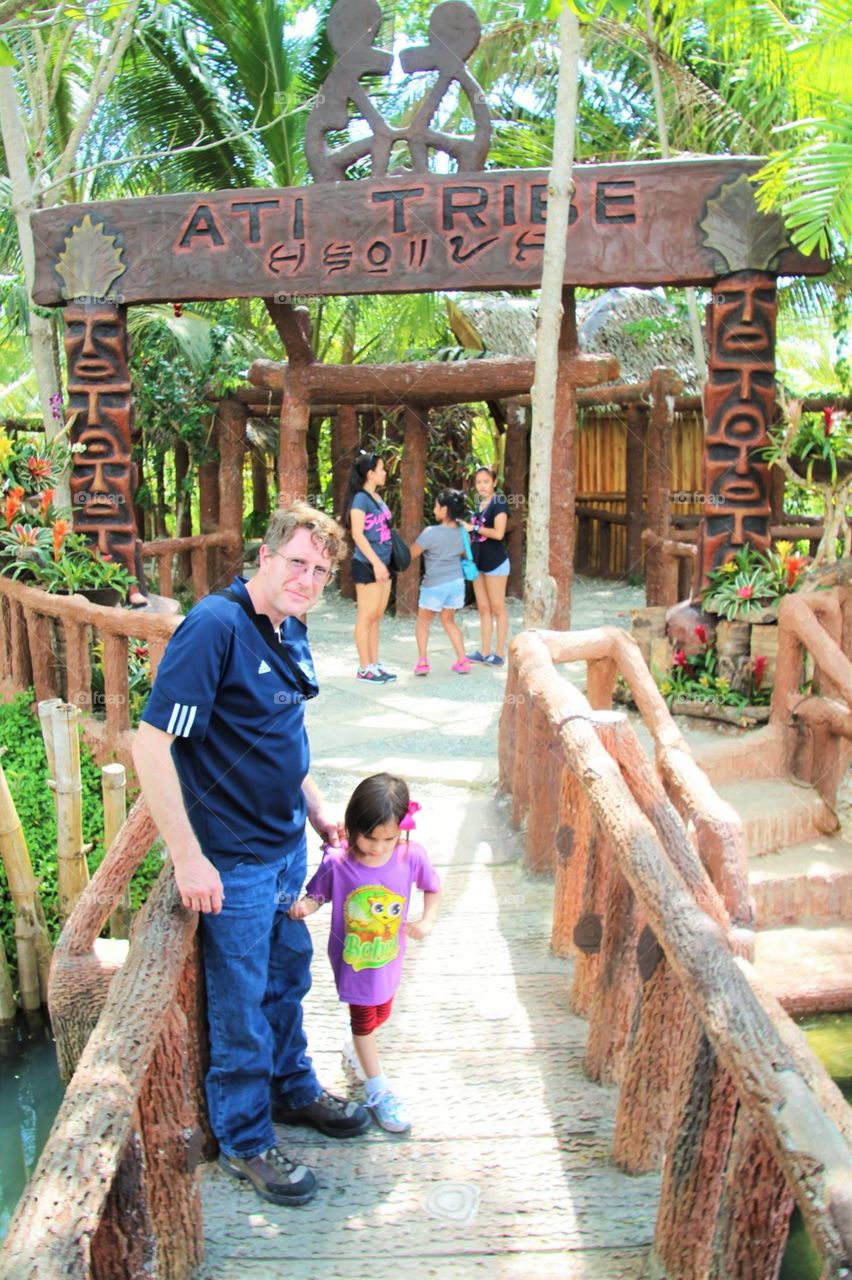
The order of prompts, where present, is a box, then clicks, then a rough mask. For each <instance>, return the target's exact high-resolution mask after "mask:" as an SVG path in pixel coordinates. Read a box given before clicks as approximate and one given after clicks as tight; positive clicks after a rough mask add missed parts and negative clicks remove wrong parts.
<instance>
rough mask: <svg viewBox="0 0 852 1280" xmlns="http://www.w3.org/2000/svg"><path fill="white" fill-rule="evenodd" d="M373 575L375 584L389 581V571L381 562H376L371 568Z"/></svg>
mask: <svg viewBox="0 0 852 1280" xmlns="http://www.w3.org/2000/svg"><path fill="white" fill-rule="evenodd" d="M373 574H374V575H375V579H376V582H388V581H390V570H389V569H388V567H387V565H386V564H385V563H384V561H383V560H377V561H376V563H375V565H374V566H373Z"/></svg>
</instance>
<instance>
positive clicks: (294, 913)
mask: <svg viewBox="0 0 852 1280" xmlns="http://www.w3.org/2000/svg"><path fill="white" fill-rule="evenodd" d="M319 905H320V904H319V903H318V902H317V901H316V899H315V898H300V899H299V901H298V902H294V903H293V905H292V907H291V908H290V910H289V911H288V912H287V915H288V916H289V917H290V919H291V920H304V919H305V917H306V916H312V915H313V914H314V912H315V911H319Z"/></svg>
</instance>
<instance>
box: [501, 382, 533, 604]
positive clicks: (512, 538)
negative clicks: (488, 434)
mask: <svg viewBox="0 0 852 1280" xmlns="http://www.w3.org/2000/svg"><path fill="white" fill-rule="evenodd" d="M525 416H526V410H525V409H523V408H522V407H521V405H519V404H517V403H516V402H515V401H511V402H510V403H509V404H507V405H506V452H505V455H504V468H503V470H504V490H505V494H506V497H507V499H508V501H509V523H510V525H511V528H510V530H509V536H508V539H507V546H508V550H509V566H510V567H509V582H508V585H507V593H508V594H509V595H510V596H517V597H518V598H520V597H521V596H523V594H524V543H525V541H526V537H525V531H526V518H527V484H528V477H529V430H528V427H527V424H526V422H525Z"/></svg>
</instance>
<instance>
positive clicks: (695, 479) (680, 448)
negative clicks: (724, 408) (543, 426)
mask: <svg viewBox="0 0 852 1280" xmlns="http://www.w3.org/2000/svg"><path fill="white" fill-rule="evenodd" d="M578 418H579V428H580V429H579V432H578V435H577V508H578V518H577V526H578V527H577V537H578V544H581V543H582V538H581V531H580V527H579V526H580V521H581V519H582V516H581V512H582V510H583V509H584V508H586V509H589V508H591V509H593V510H597V511H608V512H612V513H613V514H615V515H621V516H623V515H624V514H625V511H626V503H625V490H626V464H627V410H626V408H624V409H613V410H608V411H606V412H601V411H598V410H595V409H580V410H579V411H578ZM703 448H704V427H703V422H702V418H701V415H700V414H698V413H695V412H689V413H675V416H674V431H673V440H672V518H673V519H674V518H676V517H678V516H695V517H698V516H700V515H701V512H702V509H703V502H702V498H703V490H702V480H701V459H702V453H703ZM643 488H644V484H643ZM678 498H680V501H677V499H678ZM588 532H589V534H590V543H589V559H588V564H584V565H583V567H582V571H584V572H591V573H594V574H597V575H599V576H601V577H613V578H620V577H624V576H625V575H628V574H630V573H632V572H635V570H628V565H627V530H626V528H625V526H624V525H623V524H614V525H612V527H611V536H610V538H609V546H608V548H607V547H606V539H604V540H603V541H604V549H603V558H604V559H605V561H606V563H605V564H602V563H601V522H600V521H599V520H592V521H590V522H589V526H588Z"/></svg>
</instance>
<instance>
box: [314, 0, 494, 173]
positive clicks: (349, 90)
mask: <svg viewBox="0 0 852 1280" xmlns="http://www.w3.org/2000/svg"><path fill="white" fill-rule="evenodd" d="M381 21H382V10H381V7H380V5H379V4H378V0H337V3H336V4H335V5H334V7H333V8H332V10H331V13H330V14H329V18H328V25H327V27H326V32H327V35H328V39H329V42H330V44H331V46H332V48H333V49H334V51H335V53H336V54H337V62H336V63H335V65H334V67H333V68H332V70H331V71H330V73H329V75H328V76H327V77H326V80H325V83H324V84H323V86H322V90H321V91H320V93H319V94H318V95H317V100H316V105H315V106H314V108H313V110H312V111H311V114H310V116H309V117H308V123H307V127H306V130H305V155H306V157H307V160H308V166H309V168H310V170H311V173H312V174H313V176H314V179H315V181H316V182H341V181H342V180H343V179H344V178H345V177H346V172H347V170H348V169H349V168H350V167H351V166H352V165H354V164H358V163H359V162H361V161H364V160H366V159H367V158H369V161H370V177H371V178H381V177H385V175H386V174H387V173H388V168H389V165H390V160H391V153H392V151H393V148H394V146H395V144H397V143H404V144H406V145H407V147H408V150H409V155H410V166H409V167H408V169H407V170H406V171H407V172H412V173H426V172H427V171H428V167H429V152H430V151H437V152H442V153H443V154H445V155H447V156H449V157H450V159H452V160H455V162H456V168H457V171H458V172H459V173H462V172H471V171H474V170H479V169H482V168H483V167H484V165H485V161H486V159H487V156H488V144H489V142H490V141H491V116H490V114H489V111H488V108H487V106H486V103H485V95H484V93H483V92H482V90H481V88H480V87H479V85H478V84H477V82H476V80H475V79H474V78H473V76H472V75H471V74H470V72H469V71H468V69H467V67H466V66H465V62H466V60H467V59H468V58H469V57H470V55H471V54H472V53H473V51H474V49H475V48H476V46H477V45H478V44H479V37H480V33H481V27H480V24H479V19H478V18H477V16H476V14H475V13H474V11H473V9H472V8H471V7H470V5H468V4H465V3H464V2H463V0H445V3H443V4H439V5H437V6H436V7H435V9H434V10H433V11H432V16H431V18H430V20H429V39H428V43H427V44H425V45H420V46H418V47H416V48H411V49H403V50H402V51H401V52H400V55H399V62H400V66H401V67H402V69H403V71H405V72H407V73H409V74H413V73H416V72H431V71H433V72H436V73H437V78H436V80H435V82H434V83H433V85H432V86H431V88H430V89H429V91H428V93H427V94H426V96H425V97H424V98H423V101H422V102H421V103H420V105H419V106H418V108H417V111H416V112H415V114H414V117H413V119H412V120H411V121H410V123H409V124H408V125H407V126H406V127H404V128H396V127H394V126H393V125H390V124H388V122H387V120H385V118H384V116H383V115H382V114H381V112H380V111H379V110H378V108H377V107H376V106H375V104H374V103H373V101H372V100H371V98H370V96H369V94H368V93H367V91H366V89H365V88H364V86H363V85H362V83H361V81H362V79H363V77H364V76H387V75H389V74H390V72H391V70H392V68H393V54H392V53H390V52H389V51H388V50H387V49H379V48H377V47H376V45H375V44H374V41H375V39H376V36H377V35H378V33H379V27H380V26H381ZM453 94H457V95H458V97H459V98H460V99H461V100H464V99H466V100H467V105H468V107H469V108H470V113H471V115H472V117H473V126H474V127H473V133H470V134H464V135H457V134H452V133H446V132H444V131H443V130H441V129H437V128H434V127H433V120H434V117H435V115H436V113H437V111H438V109H439V108H440V106H441V104H442V103H443V102H444V100H445V98H447V96H448V95H453ZM350 109H351V111H352V115H353V116H360V118H361V121H363V123H365V124H366V125H367V128H368V131H369V132H368V133H367V134H366V136H359V137H357V138H353V139H352V140H351V141H349V142H345V143H341V144H339V145H335V144H334V143H333V142H331V141H330V139H334V135H336V134H340V133H342V132H345V130H346V129H347V128H348V126H349V124H350ZM335 142H336V139H335Z"/></svg>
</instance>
